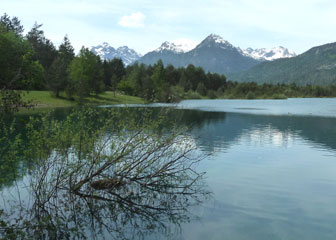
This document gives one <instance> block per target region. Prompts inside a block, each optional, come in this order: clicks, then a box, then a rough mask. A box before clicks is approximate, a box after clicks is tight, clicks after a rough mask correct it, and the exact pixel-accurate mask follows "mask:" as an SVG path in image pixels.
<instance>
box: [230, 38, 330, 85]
mask: <svg viewBox="0 0 336 240" xmlns="http://www.w3.org/2000/svg"><path fill="white" fill-rule="evenodd" d="M228 78H229V79H230V80H234V81H239V82H257V83H273V84H275V83H296V84H299V85H304V84H318V85H326V84H336V43H329V44H325V45H322V46H318V47H314V48H311V49H310V50H308V51H306V52H304V53H302V54H300V55H298V56H296V57H293V58H283V59H277V60H274V61H270V62H263V63H260V64H259V65H257V66H255V67H253V68H251V69H249V70H247V71H244V72H241V73H234V74H229V75H228Z"/></svg>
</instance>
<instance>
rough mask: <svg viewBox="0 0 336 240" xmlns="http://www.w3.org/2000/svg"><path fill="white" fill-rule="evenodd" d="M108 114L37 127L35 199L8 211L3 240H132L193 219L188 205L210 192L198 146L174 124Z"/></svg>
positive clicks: (30, 149)
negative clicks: (16, 239)
mask: <svg viewBox="0 0 336 240" xmlns="http://www.w3.org/2000/svg"><path fill="white" fill-rule="evenodd" d="M103 115H104V117H102V113H99V114H98V113H97V112H96V111H93V110H85V111H83V112H76V113H73V114H70V115H69V116H68V117H67V118H66V120H65V121H58V120H55V119H52V118H51V117H50V115H49V116H45V117H43V118H39V119H35V120H32V121H30V122H29V124H28V134H27V135H28V140H29V141H28V143H29V144H28V146H27V148H26V152H25V154H26V158H27V159H30V160H31V161H33V162H34V163H35V165H34V167H33V170H32V174H31V175H30V183H29V185H30V188H29V190H28V193H27V196H29V198H28V197H27V198H26V201H25V200H21V201H20V204H19V206H20V205H21V206H24V207H23V208H22V209H20V208H18V210H17V211H15V212H14V213H15V214H14V215H10V212H4V213H2V214H3V221H2V227H0V236H1V230H2V234H3V235H4V236H7V237H8V236H10V234H13V236H18V235H19V234H24V235H23V236H24V238H38V239H44V238H49V239H63V238H73V237H75V238H84V237H87V236H88V233H89V232H90V234H93V235H96V234H97V235H99V234H101V235H106V234H112V236H113V237H115V238H118V239H123V238H127V239H129V238H133V237H136V238H138V237H139V236H144V235H145V234H148V233H151V232H157V231H159V230H165V229H166V227H167V226H168V225H169V224H170V223H173V224H179V223H181V222H183V221H187V220H188V216H189V215H188V208H189V207H191V206H193V205H197V204H198V203H200V201H202V200H203V199H204V197H205V196H207V195H208V192H207V191H206V189H205V187H204V185H203V183H202V176H203V174H202V173H198V172H196V171H195V170H194V169H193V165H194V164H195V163H197V162H198V161H200V160H201V157H200V156H199V155H197V154H196V153H195V151H194V150H195V145H194V142H193V141H192V140H191V139H190V138H189V137H188V136H186V135H183V134H181V132H179V131H176V130H174V128H171V126H172V124H171V123H169V124H168V122H166V121H167V119H163V118H161V119H160V120H151V119H150V118H149V117H148V116H150V114H146V113H143V116H142V117H141V118H133V117H131V114H128V115H127V114H125V113H119V112H118V111H114V112H110V111H104V113H103ZM146 116H147V117H146ZM121 117H122V120H121ZM37 126H38V127H37ZM165 126H169V127H170V129H169V134H167V129H165ZM158 129H159V130H158ZM28 200H31V201H32V204H30V201H28ZM13 207H18V206H13ZM18 216H19V217H18ZM0 220H1V213H0ZM5 220H6V221H5ZM135 235H136V236H135Z"/></svg>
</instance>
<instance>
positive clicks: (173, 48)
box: [154, 41, 184, 53]
mask: <svg viewBox="0 0 336 240" xmlns="http://www.w3.org/2000/svg"><path fill="white" fill-rule="evenodd" d="M154 51H155V52H163V51H170V52H174V53H183V52H184V50H183V49H182V48H181V46H178V45H176V44H175V43H172V42H168V41H165V42H164V43H162V44H161V46H160V47H159V48H157V49H155V50H154Z"/></svg>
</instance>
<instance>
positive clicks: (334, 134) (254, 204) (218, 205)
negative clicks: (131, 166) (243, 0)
mask: <svg viewBox="0 0 336 240" xmlns="http://www.w3.org/2000/svg"><path fill="white" fill-rule="evenodd" d="M103 107H109V106H103ZM110 107H116V106H110ZM117 107H122V106H117ZM130 107H135V108H143V107H157V108H165V107H169V108H172V109H173V110H172V111H173V113H174V114H175V115H176V118H179V122H180V124H181V125H182V124H183V125H186V126H191V129H192V137H193V138H194V141H195V142H196V145H197V147H198V149H199V151H201V152H204V153H206V154H210V156H209V157H207V158H206V159H205V160H203V161H202V162H201V163H199V165H198V166H197V169H198V170H199V171H205V172H206V175H205V177H206V183H207V185H208V187H209V189H210V190H211V191H212V197H211V199H209V200H208V201H206V202H204V203H203V204H202V205H201V206H198V207H196V208H194V209H192V215H194V216H197V217H198V219H193V218H192V220H191V221H190V222H189V223H183V224H182V225H181V231H177V232H176V233H174V234H171V235H170V236H169V237H167V236H164V235H160V234H159V233H154V234H152V235H150V236H147V237H146V238H145V239H181V240H182V239H186V240H187V239H193V240H195V239H230V240H243V239H249V240H263V239H265V240H273V239H274V240H275V239H286V240H287V239H293V240H297V239H305V240H309V239H312V240H316V239H324V240H328V239H335V236H336V227H335V226H336V99H288V100H188V101H183V102H181V103H179V104H176V105H171V104H151V105H131V106H130ZM59 114H60V115H62V114H67V111H65V113H63V112H62V111H59ZM8 188H11V187H3V188H2V190H3V191H8Z"/></svg>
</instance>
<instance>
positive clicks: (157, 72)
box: [0, 13, 336, 107]
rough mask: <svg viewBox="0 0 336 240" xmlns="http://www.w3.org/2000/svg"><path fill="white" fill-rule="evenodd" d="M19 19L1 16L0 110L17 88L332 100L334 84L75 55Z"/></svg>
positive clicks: (164, 97) (163, 97) (72, 96)
mask: <svg viewBox="0 0 336 240" xmlns="http://www.w3.org/2000/svg"><path fill="white" fill-rule="evenodd" d="M23 33H24V28H23V26H22V25H21V22H20V20H19V19H18V18H17V17H10V16H8V15H7V14H6V13H5V14H4V15H3V16H1V17H0V89H1V92H0V101H1V106H3V107H4V106H6V105H8V104H10V103H14V102H16V103H19V104H18V105H20V104H21V105H23V104H24V103H23V102H21V103H20V101H18V100H19V99H20V93H19V92H18V91H17V90H27V91H29V90H47V91H50V92H51V94H52V95H53V96H54V97H55V98H60V97H62V98H66V99H69V100H73V101H76V102H79V103H81V102H82V101H83V99H84V98H85V97H87V96H90V95H97V94H99V93H102V92H104V91H113V92H114V93H116V92H123V93H124V94H127V95H131V96H138V97H141V98H143V99H145V100H146V101H148V102H177V101H180V100H182V99H198V98H211V99H213V98H241V99H265V98H273V99H278V98H288V97H333V96H336V86H334V85H329V86H312V85H305V86H302V85H296V84H295V83H292V84H287V85H286V84H277V85H274V84H257V83H254V82H250V83H238V82H232V81H227V79H226V77H225V76H224V75H220V74H217V73H210V72H205V71H204V70H203V69H202V68H200V67H196V66H194V65H188V66H186V67H179V68H175V67H174V66H172V65H167V66H164V65H163V63H162V61H161V60H159V61H158V62H157V63H156V64H154V65H149V66H148V65H144V64H138V63H134V64H133V65H129V66H127V67H125V65H124V64H123V62H122V60H121V59H113V60H101V59H100V58H99V57H98V56H96V55H95V54H93V53H92V52H90V50H89V49H88V48H86V47H84V46H83V47H82V48H81V49H80V51H79V53H78V54H77V55H76V54H75V50H74V48H73V46H72V45H71V42H70V40H69V38H68V36H65V37H64V39H63V41H62V43H61V44H60V45H59V46H58V47H56V46H55V45H54V44H53V42H52V41H51V40H49V39H48V38H47V37H46V36H45V34H44V31H43V30H42V24H38V23H35V24H34V26H33V27H32V29H31V30H30V31H28V32H27V34H26V35H24V34H23Z"/></svg>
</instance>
